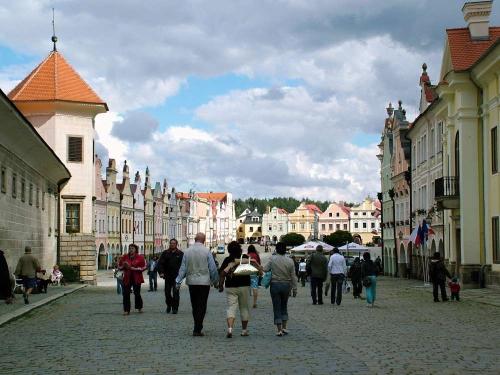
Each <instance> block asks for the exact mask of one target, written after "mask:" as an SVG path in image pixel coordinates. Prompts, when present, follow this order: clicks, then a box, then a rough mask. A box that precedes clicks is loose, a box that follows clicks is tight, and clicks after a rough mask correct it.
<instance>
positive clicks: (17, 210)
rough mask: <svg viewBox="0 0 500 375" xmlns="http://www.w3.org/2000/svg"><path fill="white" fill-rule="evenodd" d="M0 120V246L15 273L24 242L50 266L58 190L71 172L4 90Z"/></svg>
mask: <svg viewBox="0 0 500 375" xmlns="http://www.w3.org/2000/svg"><path fill="white" fill-rule="evenodd" d="M0 123H1V126H0V248H1V249H2V250H3V251H4V252H5V257H6V260H7V264H8V265H9V267H10V271H11V272H13V271H14V268H15V266H16V264H17V261H18V259H19V258H20V257H21V256H22V255H23V254H24V247H25V246H31V248H32V252H33V255H35V256H36V257H37V258H38V259H39V260H40V263H41V265H42V267H43V268H45V269H47V270H50V269H52V267H53V266H54V264H56V262H57V261H58V260H57V253H58V252H57V234H58V232H57V222H58V214H59V212H58V210H57V207H58V206H57V205H58V199H59V195H58V194H59V191H60V190H62V189H63V186H64V184H65V182H66V181H68V180H69V179H70V177H71V174H70V172H69V170H68V169H67V168H66V167H65V165H64V163H63V162H62V161H61V160H60V159H59V157H58V156H57V155H56V154H55V153H54V151H53V150H52V149H51V147H50V146H49V145H48V144H47V142H46V141H45V140H44V139H43V138H42V137H41V136H40V134H39V133H38V132H37V130H36V129H35V128H34V127H33V126H32V124H31V123H30V122H29V121H28V120H27V119H26V118H25V117H24V116H23V115H22V114H21V112H20V111H19V110H18V109H17V107H16V106H15V105H14V104H13V103H12V102H11V101H10V100H9V98H8V97H7V96H6V95H5V94H4V93H3V91H1V90H0ZM26 150H29V152H26Z"/></svg>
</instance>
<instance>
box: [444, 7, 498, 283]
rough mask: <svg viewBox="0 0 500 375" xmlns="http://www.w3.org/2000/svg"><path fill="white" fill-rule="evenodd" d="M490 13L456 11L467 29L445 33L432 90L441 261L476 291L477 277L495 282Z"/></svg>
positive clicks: (494, 84) (494, 61) (493, 30)
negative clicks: (439, 170) (438, 141)
mask: <svg viewBox="0 0 500 375" xmlns="http://www.w3.org/2000/svg"><path fill="white" fill-rule="evenodd" d="M491 7H492V1H481V2H475V3H466V4H465V5H464V7H463V9H462V11H463V13H464V19H465V21H466V22H467V23H468V26H467V27H466V28H460V29H450V30H447V37H446V44H445V49H444V54H443V60H442V66H441V74H440V80H439V82H440V83H439V85H438V86H437V93H438V96H439V97H438V99H437V100H438V101H443V102H444V105H443V110H444V113H443V118H444V119H446V120H445V121H446V123H445V126H444V139H443V177H442V178H439V179H436V181H435V199H436V201H437V207H438V209H439V210H440V211H443V215H444V228H445V232H447V233H446V235H445V238H446V239H447V240H446V241H445V257H446V258H447V259H449V262H450V265H451V267H452V270H453V271H454V272H455V273H457V274H459V275H460V277H461V279H462V281H463V282H464V283H465V284H476V285H477V283H478V282H479V281H480V280H481V278H482V275H483V271H484V275H485V277H486V281H487V282H488V283H496V284H498V283H499V282H500V248H499V246H500V245H499V236H500V233H499V216H500V175H499V171H498V169H499V168H498V158H499V156H498V153H499V151H498V150H499V148H500V147H499V140H498V124H499V105H500V104H499V103H500V97H499V89H500V78H499V76H500V47H499V37H500V27H489V15H490V12H491Z"/></svg>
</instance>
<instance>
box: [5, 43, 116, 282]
mask: <svg viewBox="0 0 500 375" xmlns="http://www.w3.org/2000/svg"><path fill="white" fill-rule="evenodd" d="M9 98H10V99H11V100H12V101H13V102H14V103H15V104H16V106H17V107H18V108H19V110H20V111H21V112H22V113H23V114H24V116H26V118H27V119H28V120H29V121H30V122H31V123H32V124H33V126H34V127H35V128H36V130H37V131H38V133H39V134H40V135H41V136H42V138H43V139H44V140H45V142H47V144H48V145H49V146H50V147H51V148H52V150H54V151H55V153H56V155H57V156H58V157H59V158H60V159H61V160H62V161H63V162H64V163H65V165H66V168H67V169H68V170H69V171H70V173H71V176H72V178H71V180H69V181H68V183H67V184H66V185H65V186H64V187H63V188H62V191H61V194H60V198H61V200H60V204H59V206H60V216H61V220H60V227H59V228H58V231H59V235H60V237H59V238H60V242H59V246H60V254H59V255H60V261H61V263H65V264H72V265H75V266H78V267H79V269H80V279H81V280H82V281H85V282H90V283H94V282H95V274H96V271H95V270H96V264H95V262H96V254H95V238H94V235H93V232H92V229H93V223H94V215H93V208H92V197H93V196H94V150H93V149H94V140H95V129H94V124H95V117H96V116H97V115H98V114H99V113H104V112H106V111H107V110H108V107H107V105H106V103H105V102H104V101H103V100H102V99H101V98H99V96H98V95H97V94H96V93H95V92H94V91H93V90H92V89H91V88H90V86H89V85H88V84H87V83H86V82H85V81H84V80H83V79H82V78H81V77H80V76H79V75H78V73H77V72H76V71H75V70H74V69H73V68H72V67H71V65H69V64H68V62H67V61H66V60H65V59H64V57H63V56H62V55H61V54H60V53H59V52H57V50H56V48H55V44H54V50H53V51H52V52H51V53H50V54H49V55H48V56H47V58H46V59H45V60H44V61H42V63H41V64H40V65H39V66H37V67H36V68H35V69H34V70H33V71H32V72H31V73H30V74H29V75H28V76H27V77H26V78H25V79H24V80H22V81H21V82H20V83H19V84H18V85H17V86H16V87H15V88H14V89H13V90H12V91H11V92H10V94H9ZM75 252H77V253H78V256H73V253H75ZM69 254H71V255H69Z"/></svg>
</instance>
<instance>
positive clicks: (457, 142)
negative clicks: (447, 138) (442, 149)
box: [455, 132, 460, 177]
mask: <svg viewBox="0 0 500 375" xmlns="http://www.w3.org/2000/svg"><path fill="white" fill-rule="evenodd" d="M458 176H460V133H459V132H457V135H456V136H455V177H458Z"/></svg>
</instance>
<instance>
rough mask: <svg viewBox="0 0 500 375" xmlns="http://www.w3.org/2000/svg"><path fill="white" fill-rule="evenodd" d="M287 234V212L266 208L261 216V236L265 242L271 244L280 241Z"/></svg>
mask: <svg viewBox="0 0 500 375" xmlns="http://www.w3.org/2000/svg"><path fill="white" fill-rule="evenodd" d="M287 233H288V212H287V211H286V210H284V209H283V208H278V207H273V208H270V207H268V208H267V212H266V213H265V214H264V215H262V236H263V237H264V240H265V241H266V242H271V243H273V244H275V243H277V242H278V241H280V239H281V237H283V236H284V235H285V234H287Z"/></svg>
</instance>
